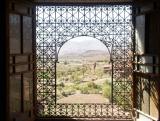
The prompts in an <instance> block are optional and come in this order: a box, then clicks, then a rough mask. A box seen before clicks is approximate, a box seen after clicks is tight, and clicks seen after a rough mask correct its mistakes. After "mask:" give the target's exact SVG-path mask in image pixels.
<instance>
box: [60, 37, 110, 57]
mask: <svg viewBox="0 0 160 121" xmlns="http://www.w3.org/2000/svg"><path fill="white" fill-rule="evenodd" d="M88 50H101V51H106V52H108V49H107V47H106V46H105V45H104V44H103V43H102V42H101V41H99V40H97V39H95V38H92V37H86V36H83V37H77V38H74V39H71V40H69V41H67V42H66V43H65V44H64V45H63V46H62V48H61V49H60V51H59V56H61V55H64V54H69V53H77V54H80V53H83V52H85V51H88Z"/></svg>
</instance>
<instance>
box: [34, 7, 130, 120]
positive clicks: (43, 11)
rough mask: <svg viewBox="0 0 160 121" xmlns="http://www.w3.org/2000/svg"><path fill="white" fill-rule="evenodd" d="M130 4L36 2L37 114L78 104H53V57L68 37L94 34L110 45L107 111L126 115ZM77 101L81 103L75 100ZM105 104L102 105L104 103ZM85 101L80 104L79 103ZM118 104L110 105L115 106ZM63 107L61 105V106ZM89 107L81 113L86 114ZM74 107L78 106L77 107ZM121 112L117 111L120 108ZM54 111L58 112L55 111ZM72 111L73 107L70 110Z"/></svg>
mask: <svg viewBox="0 0 160 121" xmlns="http://www.w3.org/2000/svg"><path fill="white" fill-rule="evenodd" d="M131 9H132V6H130V5H94V6H88V5H84V6H82V5H81V6H78V5H76V6H37V7H36V25H37V28H36V37H37V45H36V48H37V115H38V116H40V117H45V116H47V117H48V116H49V117H54V116H60V115H61V113H59V114H58V112H61V111H62V110H67V111H68V109H70V110H72V108H73V109H75V108H74V106H77V105H78V104H76V105H74V104H56V61H57V58H58V56H57V53H58V51H59V49H60V48H61V47H62V46H63V44H64V43H65V42H67V41H68V40H70V39H72V38H75V37H79V36H90V37H93V38H96V39H98V40H100V41H101V42H103V43H104V45H105V46H106V47H108V48H110V53H111V62H112V106H110V105H108V108H111V113H105V115H106V116H105V117H108V116H110V115H111V114H112V118H114V117H113V116H114V114H118V116H119V117H123V118H128V117H129V116H128V113H125V112H129V110H130V109H131V84H132V80H131V50H132V49H131V45H132V44H131V43H132V41H131V31H132V27H131V26H132V11H131ZM79 105H81V104H79ZM93 105H95V106H96V107H94V106H91V107H94V108H92V109H93V110H94V109H95V110H97V109H98V108H97V107H98V106H100V108H99V109H98V110H109V109H108V108H106V106H107V104H97V105H96V104H93ZM104 105H105V106H104ZM83 106H84V107H86V106H87V104H83V105H82V107H83ZM117 106H118V108H114V107H117ZM62 107H63V108H62ZM91 107H88V108H86V109H85V110H86V111H84V110H82V112H85V113H84V114H83V116H82V117H84V116H85V117H103V115H104V114H102V115H101V113H100V114H98V115H96V114H95V115H89V114H90V112H89V111H87V110H90V108H91ZM76 110H79V108H78V107H77V108H76ZM122 110H123V111H124V112H123V113H120V112H121V111H122ZM57 111H58V112H57ZM72 111H73V110H72ZM68 115H69V116H70V117H80V115H79V114H76V115H74V114H73V115H72V113H69V112H68V113H63V115H62V116H68Z"/></svg>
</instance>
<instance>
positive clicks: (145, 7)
mask: <svg viewBox="0 0 160 121" xmlns="http://www.w3.org/2000/svg"><path fill="white" fill-rule="evenodd" d="M135 5H136V18H135V25H136V26H135V42H136V43H135V45H136V48H135V53H136V54H137V55H138V56H139V58H144V59H142V60H141V62H142V63H146V64H145V65H143V68H141V70H143V71H142V72H141V73H143V74H145V77H142V75H139V77H141V79H137V80H136V81H137V84H138V83H141V90H140V91H139V92H138V93H137V96H136V97H138V95H141V100H140V105H141V106H138V105H139V104H137V107H136V108H139V109H140V110H141V111H143V112H144V113H146V114H149V115H151V116H153V117H155V118H159V117H160V111H159V110H160V108H159V107H160V104H159V90H160V88H159V86H160V84H159V82H158V81H159V76H158V75H159V73H160V71H159V70H160V69H159V68H160V67H159V66H158V65H159V64H160V61H159V59H160V58H159V57H160V50H159V49H160V22H159V21H160V2H159V0H152V1H150V0H140V1H139V0H135ZM142 56H143V57H142ZM152 57H153V58H154V59H150V58H152ZM143 60H144V61H143ZM139 62H140V61H139ZM155 63H156V64H157V65H156V64H155ZM149 64H150V65H149ZM137 67H140V65H138V66H137ZM144 68H145V70H144ZM151 74H152V75H154V76H157V78H154V77H153V76H152V75H151ZM147 76H148V77H147ZM138 81H139V82H138ZM145 85H146V86H145ZM135 101H137V100H135Z"/></svg>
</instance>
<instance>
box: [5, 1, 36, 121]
mask: <svg viewBox="0 0 160 121" xmlns="http://www.w3.org/2000/svg"><path fill="white" fill-rule="evenodd" d="M33 15H34V12H33V5H32V3H30V2H27V1H23V0H21V1H20V0H13V1H10V2H9V33H8V35H9V115H10V121H22V120H23V121H31V120H33V81H34V79H33V77H34V76H33V40H34V35H33Z"/></svg>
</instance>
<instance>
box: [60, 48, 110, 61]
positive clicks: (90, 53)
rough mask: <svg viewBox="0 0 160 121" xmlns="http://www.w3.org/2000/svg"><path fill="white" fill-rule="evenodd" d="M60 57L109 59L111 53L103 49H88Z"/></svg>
mask: <svg viewBox="0 0 160 121" xmlns="http://www.w3.org/2000/svg"><path fill="white" fill-rule="evenodd" d="M59 59H86V60H109V53H108V52H106V51H103V50H87V51H85V52H81V53H76V52H72V53H65V54H63V55H60V56H59Z"/></svg>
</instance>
